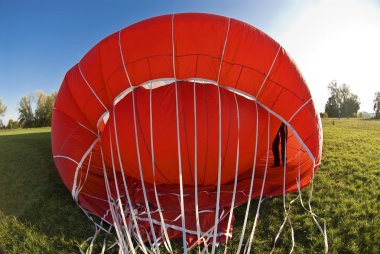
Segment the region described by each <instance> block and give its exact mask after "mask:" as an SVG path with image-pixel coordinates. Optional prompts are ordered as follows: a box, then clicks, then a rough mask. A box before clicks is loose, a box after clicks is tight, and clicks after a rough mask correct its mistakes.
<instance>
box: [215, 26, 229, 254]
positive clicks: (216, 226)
mask: <svg viewBox="0 0 380 254" xmlns="http://www.w3.org/2000/svg"><path fill="white" fill-rule="evenodd" d="M230 21H231V19H228V27H227V32H226V38H225V40H224V46H223V51H222V54H221V57H220V64H219V71H218V80H217V84H218V86H217V87H218V185H217V191H216V205H215V221H214V228H215V229H214V237H213V239H212V247H211V254H214V253H215V246H216V236H217V232H218V224H219V204H220V184H221V174H222V172H221V171H222V99H221V95H220V87H219V79H220V73H221V69H222V63H223V57H224V51H225V49H226V45H227V40H228V33H229V31H230Z"/></svg>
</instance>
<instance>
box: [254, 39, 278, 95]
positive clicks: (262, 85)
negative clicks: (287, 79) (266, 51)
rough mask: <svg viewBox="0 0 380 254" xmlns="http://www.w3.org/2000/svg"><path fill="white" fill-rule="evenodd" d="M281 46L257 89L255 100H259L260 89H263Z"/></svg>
mask: <svg viewBox="0 0 380 254" xmlns="http://www.w3.org/2000/svg"><path fill="white" fill-rule="evenodd" d="M281 48H282V47H281V46H278V50H277V53H276V56H275V57H274V59H273V61H272V64H271V66H270V67H269V70H268V73H267V75H266V76H265V78H264V80H263V83H261V86H260V88H259V91H258V92H257V95H256V98H259V95H260V92H261V89H262V88H263V87H264V84H265V83H266V82H267V79H268V77H269V75H270V73H271V71H272V68H273V66H274V63H275V62H276V60H277V57H278V54H279V53H280V50H281Z"/></svg>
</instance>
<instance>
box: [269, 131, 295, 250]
mask: <svg viewBox="0 0 380 254" xmlns="http://www.w3.org/2000/svg"><path fill="white" fill-rule="evenodd" d="M281 142H282V140H281ZM286 145H287V133H286V138H285V159H284V165H283V168H284V174H283V183H282V203H283V207H284V212H285V217H284V221H283V223H282V224H281V226H280V229H279V231H278V232H277V235H276V237H275V239H274V243H273V247H272V250H271V252H270V253H271V254H272V253H273V252H274V249H275V247H276V243H277V241H278V239H279V237H280V235H281V233H282V231H283V229H284V226H285V224H286V221H288V222H289V225H290V229H291V235H292V248H291V250H290V253H293V250H294V245H295V242H294V230H293V226H292V223H291V221H290V217H289V213H288V211H287V209H286V196H285V190H286V155H287V147H286ZM281 153H282V151H281ZM296 180H297V179H296ZM294 201H295V199H293V200H292V201H291V202H290V203H289V210H290V205H291V203H293V202H294Z"/></svg>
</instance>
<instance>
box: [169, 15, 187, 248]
mask: <svg viewBox="0 0 380 254" xmlns="http://www.w3.org/2000/svg"><path fill="white" fill-rule="evenodd" d="M172 50H173V52H172V55H173V74H174V78H176V68H175V46H174V14H173V15H172ZM175 106H176V108H175V109H176V122H177V147H178V149H177V150H178V174H179V192H180V195H181V199H180V205H181V219H182V243H183V253H186V252H187V244H186V220H185V204H184V200H183V182H182V158H181V139H180V132H179V112H178V89H177V81H176V82H175Z"/></svg>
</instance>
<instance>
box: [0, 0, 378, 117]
mask: <svg viewBox="0 0 380 254" xmlns="http://www.w3.org/2000/svg"><path fill="white" fill-rule="evenodd" d="M178 12H208V13H214V14H220V15H224V16H228V17H232V18H236V19H239V20H242V21H245V22H247V23H249V24H251V25H253V26H255V27H257V28H259V29H261V30H263V31H264V32H265V33H267V34H268V35H270V36H271V37H273V38H274V39H275V40H277V41H278V42H279V43H280V44H281V45H283V46H284V48H285V49H286V50H287V51H288V52H289V53H290V55H291V56H292V57H293V58H294V60H295V62H296V63H297V65H298V67H299V68H300V70H301V72H302V74H303V75H304V77H305V79H306V81H307V83H308V85H309V87H310V90H311V92H312V95H313V98H314V100H315V102H316V106H317V110H318V111H323V109H324V104H325V102H326V100H327V97H328V93H327V85H328V83H329V82H330V81H331V80H334V79H336V80H337V81H338V83H346V84H348V85H349V86H350V87H351V89H352V91H353V92H354V93H356V94H358V95H359V99H360V100H361V109H360V110H363V111H368V112H372V111H373V110H372V100H373V97H374V93H375V91H378V90H380V47H379V45H380V1H378V0H305V1H302V3H301V1H297V0H283V1H280V0H262V1H253V0H245V1H239V0H229V1H228V0H222V1H221V0H208V1H205V0H203V1H198V0H197V1H194V0H191V1H190V0H183V1H178V0H152V1H145V0H144V1H143V0H140V1H137V0H134V1H127V0H121V1H106V0H101V1H96V0H87V1H85V0H80V1H79V0H78V1H72V0H65V1H50V0H49V1H47V0H35V1H27V0H25V1H21V0H0V98H1V99H2V101H3V102H4V103H5V104H6V105H7V107H8V111H7V113H6V115H5V117H4V118H3V122H4V123H7V122H8V119H10V118H12V119H17V116H18V113H17V106H18V102H19V101H20V99H21V97H22V96H23V95H27V94H30V93H33V92H35V91H38V90H42V91H44V92H45V93H51V92H52V91H57V90H58V89H59V86H60V84H61V82H62V80H63V77H64V75H65V73H66V71H67V70H68V69H69V68H70V67H71V66H73V65H74V64H76V63H77V62H78V61H79V59H80V58H82V56H83V55H84V54H85V53H86V52H87V51H88V50H89V49H90V48H91V47H93V46H94V45H95V44H96V43H97V42H99V41H100V40H101V39H103V38H104V37H106V36H108V35H109V34H111V33H113V32H115V31H118V30H120V29H121V28H123V27H126V26H128V25H130V24H133V23H135V22H137V21H140V20H143V19H146V18H149V17H153V16H157V15H161V14H167V13H178Z"/></svg>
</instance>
